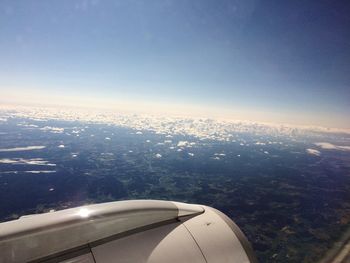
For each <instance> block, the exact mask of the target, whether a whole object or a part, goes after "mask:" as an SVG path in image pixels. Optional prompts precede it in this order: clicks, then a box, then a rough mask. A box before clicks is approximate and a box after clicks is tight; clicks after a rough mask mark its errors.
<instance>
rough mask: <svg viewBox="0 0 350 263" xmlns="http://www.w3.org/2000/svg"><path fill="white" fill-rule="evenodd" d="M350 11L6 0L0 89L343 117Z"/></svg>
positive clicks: (160, 1) (349, 76) (348, 102)
mask: <svg viewBox="0 0 350 263" xmlns="http://www.w3.org/2000/svg"><path fill="white" fill-rule="evenodd" d="M349 13H350V5H349V4H348V3H346V1H336V2H335V1H269V0H267V1H253V0H245V1H243V0H242V1H235V0H231V1H223V0H219V1H214V0H212V1H206V0H193V1H185V0H183V1H181V0H176V1H175V0H168V1H166V0H152V1H146V0H140V1H136V0H135V1H126V0H125V1H97V0H92V1H31V0H27V1H4V0H3V1H1V2H0V58H1V60H0V89H1V91H2V93H3V94H5V95H3V96H2V98H1V100H2V101H6V96H7V94H11V96H12V97H13V96H14V95H13V94H15V97H16V96H17V95H18V98H20V96H23V94H32V97H33V96H37V94H45V95H46V96H51V97H52V98H53V100H55V96H56V97H57V98H58V97H60V98H62V97H67V98H69V97H71V98H80V99H84V98H86V99H94V98H98V99H99V101H103V100H104V99H106V100H107V99H108V100H109V101H115V103H116V104H117V103H118V102H120V101H131V102H132V101H144V102H147V103H151V104H152V103H154V104H156V103H159V102H161V103H163V104H174V105H196V106H200V107H203V108H205V107H207V108H208V109H213V108H215V109H216V110H220V109H222V110H223V111H225V112H226V113H227V112H230V111H232V112H237V111H238V112H244V111H255V112H260V113H264V114H265V118H266V120H267V121H268V120H270V119H272V118H271V116H269V114H270V115H271V113H278V114H280V115H281V117H280V118H279V120H281V121H285V122H289V121H290V119H293V120H295V122H298V120H299V122H300V123H301V124H307V123H311V124H320V125H324V126H336V127H342V128H344V127H346V128H350V121H349V119H350V118H349V117H348V115H349V114H350V86H349V85H350V31H349V28H350V19H349V17H348V14H349ZM8 96H9V97H10V95H8ZM32 97H30V98H29V97H28V100H31V99H32ZM57 100H58V99H57ZM19 101H20V100H19ZM22 101H23V100H22ZM264 114H262V116H264ZM243 115H244V114H243ZM305 116H306V117H305ZM260 120H264V117H262V118H260ZM315 120H317V121H315Z"/></svg>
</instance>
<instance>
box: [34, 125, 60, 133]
mask: <svg viewBox="0 0 350 263" xmlns="http://www.w3.org/2000/svg"><path fill="white" fill-rule="evenodd" d="M39 130H42V131H50V132H52V133H63V132H64V128H58V127H51V126H45V127H43V128H40V129H39Z"/></svg>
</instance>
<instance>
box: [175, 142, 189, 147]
mask: <svg viewBox="0 0 350 263" xmlns="http://www.w3.org/2000/svg"><path fill="white" fill-rule="evenodd" d="M188 143H189V142H188V141H179V142H178V144H177V146H178V147H183V146H186V145H187V144H188Z"/></svg>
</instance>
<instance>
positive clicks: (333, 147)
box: [314, 142, 350, 151]
mask: <svg viewBox="0 0 350 263" xmlns="http://www.w3.org/2000/svg"><path fill="white" fill-rule="evenodd" d="M314 144H315V145H316V146H318V147H320V148H322V149H325V150H340V151H350V146H339V145H334V144H332V143H329V142H317V143H314Z"/></svg>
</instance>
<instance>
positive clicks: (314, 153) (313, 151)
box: [306, 149, 321, 156]
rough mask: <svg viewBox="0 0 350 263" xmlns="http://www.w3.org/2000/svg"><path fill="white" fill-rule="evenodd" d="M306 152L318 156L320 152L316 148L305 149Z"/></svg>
mask: <svg viewBox="0 0 350 263" xmlns="http://www.w3.org/2000/svg"><path fill="white" fill-rule="evenodd" d="M306 152H307V153H308V154H311V155H316V156H320V155H321V152H320V151H318V150H315V149H306Z"/></svg>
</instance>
